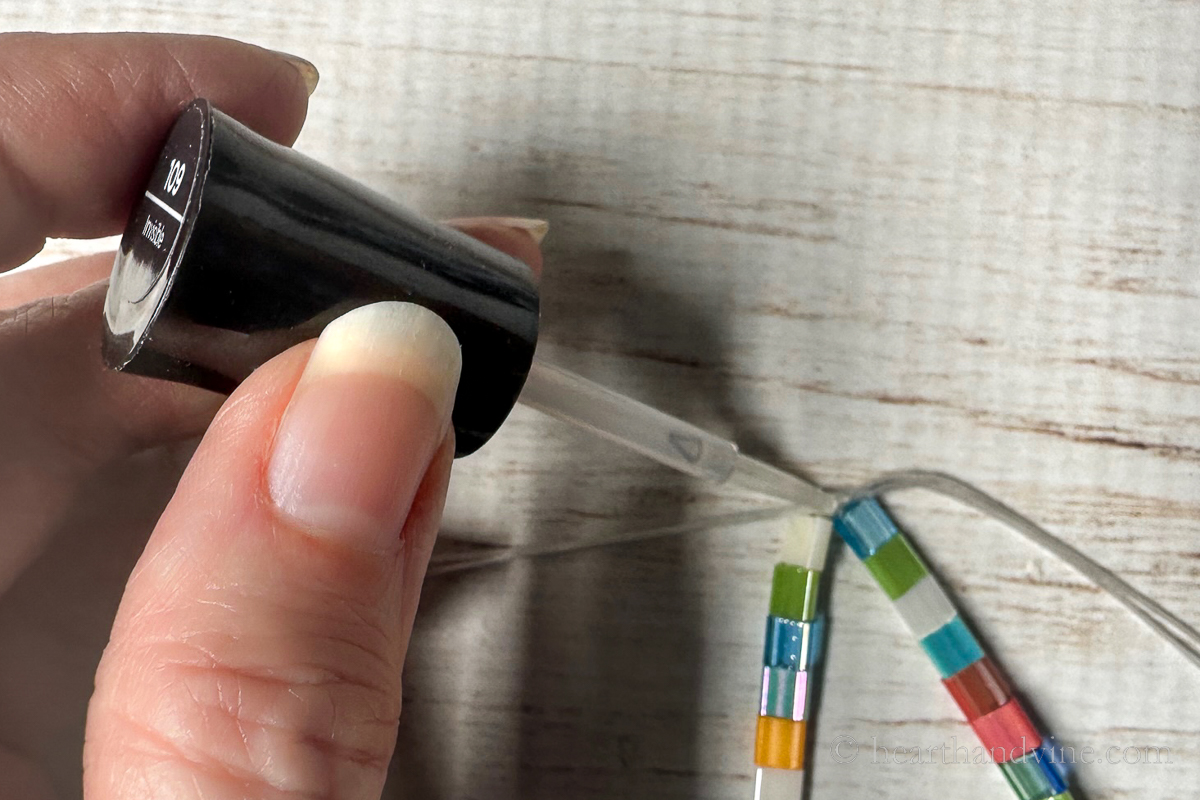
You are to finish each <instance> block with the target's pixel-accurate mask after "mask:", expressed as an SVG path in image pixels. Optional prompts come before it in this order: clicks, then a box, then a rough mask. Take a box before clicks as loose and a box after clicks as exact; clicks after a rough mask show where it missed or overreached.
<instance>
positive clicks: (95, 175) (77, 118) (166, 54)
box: [0, 33, 315, 271]
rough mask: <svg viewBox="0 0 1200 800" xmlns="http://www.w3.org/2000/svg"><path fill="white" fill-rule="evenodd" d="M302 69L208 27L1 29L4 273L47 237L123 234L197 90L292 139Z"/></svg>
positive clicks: (0, 246)
mask: <svg viewBox="0 0 1200 800" xmlns="http://www.w3.org/2000/svg"><path fill="white" fill-rule="evenodd" d="M309 67H311V65H309ZM303 68H304V62H298V61H297V60H295V59H292V58H290V57H287V56H284V55H283V54H280V53H276V52H273V51H271V50H265V49H263V48H260V47H255V46H253V45H249V44H244V43H242V42H235V41H232V40H230V39H220V38H216V37H210V36H174V35H162V34H129V33H121V34H67V35H55V34H30V33H18V34H0V271H3V270H6V269H9V268H10V267H14V266H16V265H18V264H20V263H22V262H23V261H25V260H27V259H28V258H30V257H31V256H33V255H34V254H35V253H37V252H38V251H39V250H40V249H41V248H42V246H43V245H44V244H45V240H46V238H47V237H49V236H67V237H81V238H87V237H95V236H104V235H108V234H112V233H117V232H119V231H120V229H121V227H122V225H123V223H124V221H125V218H126V217H127V216H128V214H129V209H130V208H131V206H132V204H133V201H134V198H135V196H136V195H137V192H138V190H139V188H140V187H141V186H142V184H143V183H144V182H145V180H146V176H147V174H148V172H149V169H150V167H151V165H152V162H153V160H154V157H155V156H156V155H157V152H158V149H159V147H160V146H161V144H162V140H163V137H164V136H165V135H166V133H167V131H168V130H169V129H170V127H171V123H172V122H173V121H174V119H175V117H176V115H177V114H178V113H179V111H180V110H181V109H182V108H183V107H184V106H185V105H186V104H187V103H188V102H190V101H191V100H192V99H194V98H196V97H207V98H208V99H210V100H211V101H212V102H213V104H214V105H216V106H217V107H219V108H221V109H222V110H223V111H225V112H226V113H227V114H230V115H231V116H233V117H236V118H237V119H239V120H241V121H242V122H243V123H245V124H246V125H248V126H249V127H251V128H253V129H254V130H256V131H257V132H259V133H261V134H262V135H264V136H266V137H268V138H270V139H273V140H275V141H278V142H282V143H284V144H291V143H292V142H293V141H294V140H295V138H296V136H297V135H298V134H299V132H300V127H301V125H303V123H304V116H305V113H306V112H307V109H308V82H307V81H306V75H305V73H304V72H302V69H303ZM310 76H315V70H314V71H312V72H311V73H310Z"/></svg>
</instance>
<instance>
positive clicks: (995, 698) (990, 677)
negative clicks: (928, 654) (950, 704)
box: [942, 656, 1012, 722]
mask: <svg viewBox="0 0 1200 800" xmlns="http://www.w3.org/2000/svg"><path fill="white" fill-rule="evenodd" d="M942 683H944V684H945V685H946V688H947V689H948V690H950V696H951V697H953V698H954V702H956V703H958V707H959V708H961V709H962V712H963V714H964V715H966V717H967V722H974V721H975V720H977V719H979V718H980V717H982V716H985V715H987V714H990V713H992V712H993V711H995V710H996V709H997V708H999V707H1000V706H1002V705H1004V704H1005V703H1007V702H1008V701H1009V700H1011V699H1012V689H1011V688H1009V685H1008V681H1006V680H1004V676H1003V675H1002V674H1000V670H998V669H997V668H996V665H995V664H993V663H992V660H991V659H990V658H988V657H987V656H984V657H983V658H981V659H979V660H978V661H976V662H975V663H973V664H970V665H968V666H966V667H963V668H962V669H960V670H959V671H958V672H956V673H954V674H953V675H951V676H950V677H949V678H946V679H945V680H943V681H942Z"/></svg>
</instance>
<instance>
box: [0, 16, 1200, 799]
mask: <svg viewBox="0 0 1200 800" xmlns="http://www.w3.org/2000/svg"><path fill="white" fill-rule="evenodd" d="M0 22H2V23H3V25H4V26H5V27H6V28H8V29H20V28H47V27H51V28H55V29H60V30H76V29H91V30H104V29H113V30H115V29H129V28H133V29H154V30H176V31H189V32H204V33H216V34H223V35H228V36H236V37H241V38H246V39H249V40H251V41H255V42H257V43H261V44H264V45H268V46H271V47H275V48H278V49H283V50H288V51H292V52H296V53H299V54H301V55H304V56H306V57H308V58H311V59H312V60H313V61H314V62H316V63H317V65H318V66H319V67H320V68H321V70H322V80H321V85H320V88H319V90H318V92H317V94H316V96H315V97H314V100H313V105H312V108H311V112H310V116H309V122H308V124H307V127H306V130H305V133H304V134H303V135H302V136H301V139H300V141H299V143H298V147H300V148H301V149H303V150H305V151H307V152H309V153H310V154H312V155H315V156H316V157H318V158H320V159H322V160H324V161H327V162H329V163H331V164H333V165H334V166H336V167H338V168H340V169H342V170H345V171H346V172H348V173H350V174H352V175H354V176H356V177H358V178H360V179H362V180H364V181H366V182H367V183H369V184H371V185H373V186H375V187H377V188H380V189H382V190H384V191H386V192H387V193H389V194H391V195H393V196H395V197H398V198H403V199H405V200H406V201H407V202H409V203H410V204H411V205H413V206H415V207H417V208H419V209H422V210H424V211H426V212H429V213H431V214H435V215H450V214H464V213H492V212H504V213H515V214H521V215H524V216H540V217H545V218H547V219H549V220H551V222H552V226H553V227H552V231H551V235H550V238H549V239H548V241H547V245H548V251H547V259H548V261H547V263H548V267H547V273H546V281H545V306H544V320H545V350H546V352H547V353H548V354H549V355H551V356H552V357H554V358H555V359H556V360H558V361H560V362H562V363H564V364H567V365H570V366H572V367H574V368H576V369H578V370H579V371H581V372H583V373H585V374H587V375H589V376H591V377H594V378H597V379H600V380H604V381H607V382H609V383H610V384H612V385H614V386H616V387H618V388H620V389H623V390H626V391H628V392H630V393H633V394H634V395H636V396H638V397H640V398H642V399H645V400H647V401H650V402H653V403H657V404H659V405H661V406H663V407H664V408H666V409H668V410H670V411H672V412H674V413H677V414H680V415H683V416H685V417H686V418H687V419H689V420H692V421H694V422H696V423H698V424H703V425H706V426H709V427H711V428H713V429H714V430H718V431H721V432H724V433H729V434H732V435H736V436H737V437H738V439H739V440H740V441H741V442H743V443H744V445H745V447H746V448H747V449H748V450H750V451H752V452H754V453H756V454H758V455H762V456H764V457H767V458H770V459H773V460H775V461H777V462H778V463H780V464H783V465H788V466H792V467H796V468H800V469H803V470H805V471H806V472H807V473H808V474H810V475H812V476H814V477H816V478H819V479H820V480H822V481H826V482H829V483H833V484H839V485H848V484H852V483H856V482H859V481H861V480H864V479H866V478H867V477H868V476H871V475H873V474H876V473H878V472H881V471H884V470H889V469H893V468H902V467H910V466H917V467H924V468H935V469H940V470H944V471H948V472H951V473H954V474H956V475H959V476H962V477H965V478H967V479H969V480H972V481H975V482H977V483H979V484H981V485H982V486H984V487H986V488H988V489H989V490H991V491H993V492H995V493H996V494H998V495H999V496H1000V497H1002V498H1004V499H1005V500H1006V501H1008V502H1010V503H1011V504H1013V505H1015V506H1016V507H1018V508H1020V509H1022V510H1024V511H1026V512H1027V513H1029V514H1031V515H1032V516H1033V517H1035V518H1036V519H1039V520H1041V521H1043V522H1044V523H1046V524H1048V525H1050V526H1052V527H1053V528H1054V529H1055V530H1056V531H1058V532H1059V533H1060V534H1061V535H1062V536H1063V537H1064V538H1065V539H1066V540H1068V541H1070V542H1071V543H1073V544H1075V545H1077V546H1079V547H1081V548H1082V549H1084V550H1085V551H1087V552H1089V553H1092V554H1094V555H1095V556H1097V557H1098V558H1099V560H1100V561H1102V562H1103V563H1104V564H1105V565H1107V566H1109V567H1111V568H1112V569H1114V570H1116V571H1117V572H1119V573H1120V574H1122V575H1123V576H1125V577H1126V578H1128V579H1129V580H1130V581H1131V582H1132V583H1134V584H1135V585H1136V586H1138V587H1139V588H1141V589H1143V590H1144V591H1146V592H1147V593H1148V594H1150V595H1151V596H1153V597H1155V598H1156V599H1158V600H1159V601H1160V602H1162V603H1163V604H1164V605H1166V606H1168V607H1169V608H1171V609H1172V610H1174V611H1176V612H1177V613H1179V614H1180V615H1181V616H1183V617H1184V618H1185V619H1187V620H1188V621H1189V622H1191V623H1192V624H1194V625H1200V606H1198V605H1197V603H1196V599H1195V598H1196V591H1195V587H1196V585H1197V581H1198V579H1200V539H1198V538H1197V536H1198V534H1200V522H1198V520H1200V497H1198V492H1197V487H1198V478H1200V335H1198V332H1197V331H1198V323H1197V319H1198V317H1200V277H1198V275H1197V261H1198V246H1200V240H1198V236H1200V233H1198V231H1200V226H1197V224H1196V223H1197V198H1200V191H1198V190H1200V147H1198V143H1200V139H1198V134H1200V59H1198V55H1200V54H1198V53H1197V48H1198V45H1197V42H1200V4H1197V3H1196V2H1186V1H1184V0H1177V1H1171V2H1168V1H1166V0H1161V1H1155V0H1147V1H1143V0H1112V2H1106V3H1089V2H1080V1H1078V0H1043V1H1041V2H1032V0H1024V2H1015V3H1006V2H999V0H978V1H977V2H964V1H962V0H950V1H949V2H931V0H915V1H909V2H888V1H887V0H812V1H811V2H804V3H799V2H790V3H789V2H781V1H780V0H773V1H769V0H743V1H742V2H724V3H714V2H708V1H707V0H676V1H675V2H669V1H668V0H625V1H624V2H620V1H617V0H600V1H599V2H593V3H565V2H559V3H554V2H549V0H487V1H485V0H462V1H461V2H456V3H444V2H440V1H439V0H409V2H405V3H390V2H385V1H384V0H348V1H347V2H344V3H335V4H328V6H320V5H318V4H306V5H305V6H304V7H298V4H295V3H288V2H284V1H283V0H260V2H257V3H246V2H235V1H234V0H199V1H198V2H193V3H190V4H187V5H186V6H185V5H184V4H171V3H165V2H160V0H107V1H106V2H104V3H100V2H94V0H62V1H61V2H53V0H19V2H18V0H0ZM456 472H457V475H456V479H455V483H454V487H453V492H452V498H451V504H450V508H449V511H448V514H447V523H446V530H447V532H448V533H449V534H453V535H458V536H460V537H464V538H476V539H485V540H488V541H546V540H557V539H561V538H563V537H585V536H589V535H593V534H595V533H598V532H602V531H611V530H614V529H631V528H633V527H636V526H643V525H648V524H652V523H658V522H666V521H672V520H677V519H681V518H684V517H686V516H689V515H703V514H707V513H712V512H714V511H715V510H716V509H718V508H723V507H725V505H727V504H729V503H732V504H733V505H737V504H738V503H739V502H742V503H744V502H746V501H739V500H738V499H737V498H722V497H720V496H717V495H714V494H712V493H710V492H708V491H707V490H706V489H705V488H704V487H702V486H697V485H695V484H693V483H691V482H689V481H686V480H684V479H682V478H679V477H678V476H675V475H672V474H669V473H668V472H666V471H664V470H660V469H658V468H656V467H654V466H653V465H649V464H647V463H646V462H644V461H642V460H640V459H638V458H637V457H635V456H631V455H627V454H625V453H622V452H619V451H617V450H615V449H613V448H610V447H608V446H607V445H603V444H597V443H595V442H594V441H591V440H589V439H587V438H586V437H585V436H584V435H583V434H577V433H575V432H573V431H569V430H567V429H565V428H563V427H562V426H560V425H559V424H557V423H554V422H552V421H548V420H545V419H542V418H539V417H538V416H536V415H535V414H533V413H531V412H527V411H524V410H518V412H517V413H515V414H514V416H513V418H512V419H511V421H510V422H509V424H508V425H507V426H506V427H505V429H504V430H503V431H502V432H501V434H500V435H499V436H498V437H497V440H496V441H495V443H494V444H492V445H491V446H489V447H488V448H487V449H485V451H483V452H482V453H480V454H478V455H477V456H473V457H471V458H470V459H468V460H466V461H463V462H461V463H460V464H459V465H458V467H457V470H456ZM895 507H896V509H897V510H898V512H899V513H900V515H901V516H902V518H903V519H904V520H905V521H906V522H907V523H908V524H909V529H910V530H911V531H912V533H913V535H914V538H915V539H916V541H917V542H918V543H919V545H920V546H921V547H922V549H923V551H924V552H925V554H926V556H927V557H928V559H929V560H930V561H931V562H932V563H933V564H934V565H935V566H936V567H937V568H938V570H939V572H940V574H941V576H942V577H943V578H944V579H945V581H946V582H947V584H948V585H949V586H950V588H951V589H952V590H953V591H954V593H955V594H956V595H957V597H958V599H959V601H960V602H961V603H962V606H963V607H964V609H965V610H966V611H967V612H968V613H969V615H970V618H971V620H972V621H973V624H974V627H975V628H976V629H977V630H978V631H979V632H980V633H981V635H982V636H983V638H984V639H985V640H986V642H987V644H988V645H989V646H990V649H991V651H992V652H993V654H994V657H995V658H996V660H997V662H998V663H1000V664H1001V665H1002V666H1003V668H1004V669H1006V670H1007V671H1008V673H1009V675H1010V676H1011V677H1012V679H1013V681H1014V682H1015V684H1016V685H1017V686H1018V687H1019V689H1021V690H1022V691H1023V692H1024V694H1025V696H1026V697H1027V698H1028V699H1029V701H1030V705H1031V706H1032V707H1033V708H1035V709H1036V710H1037V712H1038V714H1039V715H1040V717H1041V718H1042V720H1043V721H1044V723H1045V724H1046V726H1047V727H1048V729H1049V730H1052V731H1054V732H1056V733H1057V734H1058V736H1059V737H1060V738H1061V740H1062V741H1063V743H1065V744H1068V745H1073V746H1075V747H1076V748H1080V749H1081V748H1083V747H1085V746H1089V745H1090V746H1092V747H1094V748H1096V749H1097V750H1098V751H1101V752H1103V751H1104V750H1105V749H1106V748H1108V747H1112V746H1115V747H1118V748H1121V749H1122V750H1123V749H1124V748H1126V747H1129V748H1142V752H1143V753H1144V752H1145V748H1148V747H1160V748H1170V760H1171V763H1170V764H1166V765H1163V764H1160V765H1145V764H1143V765H1128V764H1123V763H1117V764H1106V763H1100V764H1089V765H1080V766H1079V767H1078V772H1077V782H1078V785H1080V786H1082V787H1083V788H1084V792H1082V793H1081V794H1082V795H1084V796H1086V797H1089V798H1127V797H1137V798H1145V797H1159V798H1184V797H1192V796H1194V793H1195V787H1196V786H1197V785H1200V734H1198V725H1197V722H1196V720H1197V719H1200V691H1197V685H1198V680H1200V675H1197V673H1196V672H1195V670H1194V669H1192V668H1191V667H1189V666H1188V665H1187V663H1186V662H1185V661H1184V660H1183V659H1182V658H1181V657H1179V656H1178V655H1176V654H1175V653H1174V651H1172V650H1170V649H1169V648H1168V647H1167V646H1166V645H1164V644H1162V643H1161V642H1160V641H1159V640H1157V639H1156V638H1154V637H1153V636H1152V635H1151V634H1150V633H1149V632H1148V631H1147V630H1146V629H1145V628H1143V627H1142V626H1141V625H1139V624H1138V623H1136V622H1135V621H1134V620H1133V618H1132V617H1130V616H1129V615H1128V614H1127V613H1126V612H1125V611H1124V610H1123V609H1121V608H1120V607H1119V606H1118V605H1117V604H1116V603H1115V602H1113V601H1112V600H1110V599H1109V598H1107V597H1106V596H1104V595H1102V594H1100V593H1098V592H1097V591H1096V590H1094V589H1093V588H1091V587H1090V586H1089V585H1087V584H1086V583H1084V582H1083V581H1082V580H1081V579H1079V578H1078V577H1077V576H1075V575H1074V574H1073V573H1071V572H1069V571H1068V570H1067V569H1066V568H1065V567H1063V566H1062V565H1060V564H1058V563H1057V562H1055V561H1054V560H1053V559H1051V558H1049V557H1048V556H1045V555H1043V554H1041V553H1039V552H1035V551H1033V550H1031V549H1029V548H1027V547H1026V546H1024V545H1023V544H1021V543H1019V542H1018V541H1017V540H1015V539H1014V538H1012V537H1010V536H1009V535H1008V534H1006V533H1003V532H1001V531H1000V530H999V529H998V528H997V527H996V526H994V525H992V524H990V523H988V522H984V521H981V520H980V519H978V518H977V517H975V516H974V515H972V514H969V513H967V512H964V511H962V510H960V509H958V508H956V507H954V506H952V505H949V504H947V503H945V502H942V501H939V500H936V499H932V498H930V497H928V496H925V495H920V494H912V495H905V496H902V497H899V498H897V503H896V505H895ZM776 544H777V531H776V530H774V529H773V528H772V526H770V525H761V524H760V525H755V526H749V527H745V528H742V529H738V530H728V531H719V532H714V533H711V534H705V535H701V536H695V537H691V538H689V539H688V540H686V541H684V540H679V541H669V542H661V543H657V544H648V545H641V546H633V547H627V548H622V549H614V550H609V551H603V552H596V553H591V554H588V555H581V556H578V557H571V558H560V559H556V560H553V561H544V562H536V563H525V564H519V565H515V566H512V567H508V568H504V569H497V570H492V571H488V572H481V573H477V574H470V575H462V576H458V577H455V578H447V579H440V580H437V581H435V582H433V583H431V585H430V586H429V587H428V591H427V594H426V597H425V600H424V605H423V607H422V612H421V618H420V621H419V626H418V632H417V639H416V642H415V645H414V650H413V652H412V656H411V661H410V664H409V666H408V669H407V672H406V704H405V712H404V720H403V724H402V732H401V738H400V745H399V749H398V755H397V758H396V761H395V769H394V772H395V775H394V777H395V780H394V781H393V788H392V790H391V791H392V794H393V796H394V797H396V798H447V800H449V799H450V798H455V799H457V798H479V799H480V800H485V799H486V800H503V798H518V797H519V798H530V799H532V798H561V797H570V798H600V797H606V798H607V797H654V798H659V799H660V800H661V799H663V798H693V797H695V798H736V797H746V796H749V794H750V792H751V787H750V780H751V778H750V776H751V773H752V767H751V764H750V752H751V743H752V733H753V722H754V720H753V715H754V713H755V711H754V709H755V705H756V702H757V691H758V688H757V675H758V664H759V659H760V648H761V641H762V627H761V620H762V617H763V614H764V612H765V609H766V601H767V592H768V585H769V575H770V566H771V564H772V563H773V560H774V549H775V546H776ZM829 583H831V584H833V593H832V603H833V606H832V607H833V620H832V625H831V639H830V643H829V648H828V652H827V679H826V682H825V687H824V695H823V702H822V707H821V710H820V721H819V727H818V728H817V730H816V737H815V743H814V750H813V758H814V760H815V765H814V767H813V773H812V777H813V787H812V788H813V795H812V796H813V797H816V798H832V797H847V798H877V797H878V798H884V797H886V798H914V800H915V798H926V797H929V796H931V795H933V794H934V793H936V794H937V795H939V796H947V797H961V796H965V795H967V794H968V792H970V793H971V796H976V797H995V798H1005V797H1008V796H1009V795H1008V790H1007V788H1006V787H1005V786H1004V784H1003V782H1002V780H1001V778H1000V775H999V771H998V770H997V769H996V768H994V767H990V766H969V765H943V764H924V765H916V764H895V763H872V761H873V759H872V753H871V743H872V742H873V741H874V742H876V743H877V744H878V745H880V746H886V747H888V748H894V747H897V746H900V747H915V746H922V747H936V746H941V745H942V744H943V743H947V744H950V743H952V742H955V740H957V741H956V743H957V744H967V745H968V746H974V744H975V741H974V739H973V737H972V734H971V732H970V730H969V729H968V728H967V726H966V725H965V724H963V723H962V722H961V721H960V717H959V713H958V711H957V709H956V708H955V707H954V705H953V703H952V702H951V700H950V698H949V696H948V695H947V694H946V693H945V691H944V690H943V689H942V687H940V686H939V685H938V683H937V680H936V674H935V672H934V670H933V669H932V667H931V666H929V665H928V663H927V659H926V658H925V656H924V654H923V653H921V652H920V651H919V649H918V648H917V647H916V646H915V645H914V644H913V643H912V642H911V641H910V639H909V636H908V634H907V632H906V630H905V629H904V628H903V626H902V625H901V624H900V621H899V619H898V618H896V617H895V615H893V614H892V613H891V612H890V611H889V609H888V608H887V606H886V600H885V598H884V597H883V595H882V593H880V592H879V591H878V590H877V589H876V588H875V587H874V586H873V585H872V584H871V583H870V581H869V578H868V577H867V575H866V572H865V570H863V569H862V568H861V567H860V566H859V565H858V564H857V563H855V562H854V560H853V559H852V558H850V559H847V558H845V557H842V558H840V559H839V562H838V563H837V565H836V567H835V578H834V579H833V580H832V581H829ZM839 736H848V737H853V738H854V739H855V740H856V741H858V742H859V743H861V744H862V746H863V750H862V752H861V753H860V756H859V758H858V759H857V760H856V761H855V762H854V763H848V764H841V763H837V762H836V761H835V760H834V759H833V758H831V757H830V753H829V747H830V746H831V745H832V744H833V743H834V742H835V741H836V740H837V737H839ZM952 746H953V744H952ZM1129 752H1131V753H1132V752H1133V751H1129ZM1118 760H1119V759H1118ZM1077 796H1079V795H1077Z"/></svg>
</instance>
